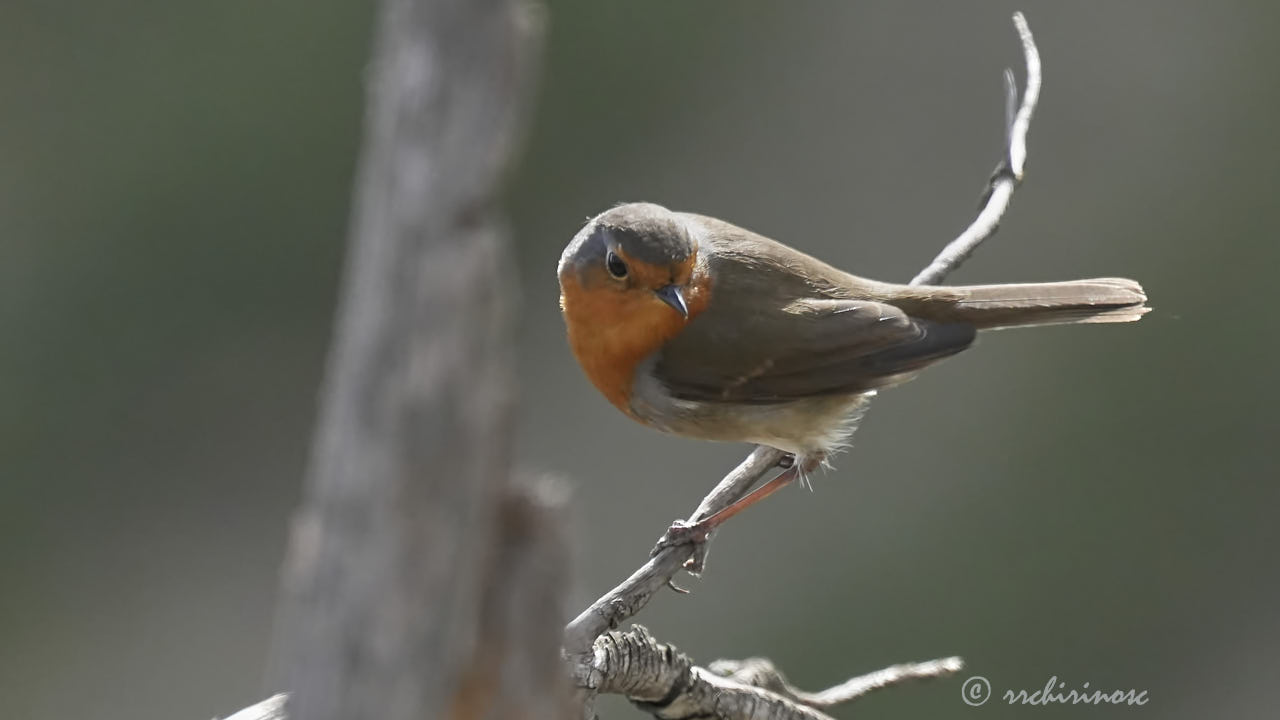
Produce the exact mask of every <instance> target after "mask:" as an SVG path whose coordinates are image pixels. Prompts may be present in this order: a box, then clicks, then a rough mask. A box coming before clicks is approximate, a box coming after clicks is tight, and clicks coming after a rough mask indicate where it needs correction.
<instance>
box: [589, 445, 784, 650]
mask: <svg viewBox="0 0 1280 720" xmlns="http://www.w3.org/2000/svg"><path fill="white" fill-rule="evenodd" d="M785 454H786V453H783V452H782V451H781V450H775V449H774V448H771V447H764V446H759V447H757V448H756V449H755V450H753V451H752V452H751V454H750V455H748V456H747V458H746V459H745V460H743V461H742V463H741V464H739V465H738V467H736V468H734V469H733V470H732V471H731V472H730V473H729V474H728V475H725V476H724V479H723V480H721V481H720V482H719V483H718V484H717V485H716V487H715V489H713V490H712V491H711V492H710V493H709V494H708V495H707V496H706V497H705V498H703V500H702V502H701V503H699V504H698V507H697V508H696V509H695V510H694V511H693V514H692V515H690V516H689V520H690V521H692V522H696V521H698V520H700V519H702V518H704V517H707V516H708V515H712V514H714V513H715V512H717V511H718V510H722V509H724V508H726V507H728V506H729V505H732V504H733V501H734V500H737V499H738V498H740V497H742V496H743V495H745V494H746V492H747V491H748V490H750V489H751V486H752V485H754V484H755V483H756V481H758V480H759V479H761V478H762V477H764V476H765V475H767V474H769V473H770V472H771V471H773V470H776V469H777V468H778V463H779V462H780V461H781V460H782V458H783V456H784V455H785ZM692 555H693V549H692V547H691V546H688V545H681V546H673V547H667V548H664V549H662V550H661V551H659V552H658V553H657V554H656V555H654V556H653V557H651V558H649V562H647V563H645V564H644V566H643V567H641V568H640V569H639V570H637V571H635V572H634V573H632V574H631V577H629V578H627V579H626V580H624V581H622V583H621V584H619V585H618V586H617V587H615V588H614V589H612V590H610V591H609V592H607V593H605V594H604V595H603V596H602V597H601V598H600V599H599V600H596V601H595V602H594V603H592V604H591V607H588V608H587V609H586V610H583V611H582V613H581V614H579V615H578V617H576V618H574V620H573V622H570V623H569V625H568V627H566V628H565V631H564V649H565V652H566V653H568V654H569V655H584V654H586V653H589V652H591V647H592V643H593V642H595V639H596V638H597V637H599V636H600V633H602V632H604V631H605V630H609V629H612V628H616V627H618V626H619V625H620V624H622V623H623V622H626V620H627V619H628V618H630V617H632V616H634V615H635V614H636V613H638V612H640V610H641V608H643V607H644V606H645V605H646V604H647V603H648V602H649V598H651V597H653V594H654V593H655V592H657V591H658V590H661V589H662V588H663V587H664V586H665V585H666V584H667V583H668V582H670V581H671V578H673V577H675V576H676V573H678V572H679V571H680V568H681V567H683V566H684V564H685V561H686V560H689V559H690V558H691V557H692Z"/></svg>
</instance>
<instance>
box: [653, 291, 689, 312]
mask: <svg viewBox="0 0 1280 720" xmlns="http://www.w3.org/2000/svg"><path fill="white" fill-rule="evenodd" d="M654 293H655V294H657V296H658V298H659V299H661V300H662V302H664V303H666V304H668V305H670V306H671V307H673V308H675V311H676V312H678V313H680V316H681V317H685V318H687V317H689V306H688V305H685V304H684V293H683V292H681V291H680V286H679V285H667V286H666V287H663V288H659V289H657V290H655V291H654Z"/></svg>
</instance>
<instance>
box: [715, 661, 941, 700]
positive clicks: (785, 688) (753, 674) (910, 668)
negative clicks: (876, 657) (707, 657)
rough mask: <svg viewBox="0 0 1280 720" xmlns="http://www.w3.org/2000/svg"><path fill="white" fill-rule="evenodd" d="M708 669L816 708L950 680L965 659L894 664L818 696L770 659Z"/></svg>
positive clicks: (823, 691) (827, 690) (737, 662)
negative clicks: (896, 687)
mask: <svg viewBox="0 0 1280 720" xmlns="http://www.w3.org/2000/svg"><path fill="white" fill-rule="evenodd" d="M707 668H708V669H709V670H710V671H711V672H713V673H716V674H717V675H723V676H725V677H727V678H729V679H731V680H736V681H738V682H740V683H744V684H747V685H752V686H755V687H761V688H765V689H767V690H771V691H773V692H775V693H777V694H779V695H782V696H783V697H786V698H790V699H792V700H795V701H796V702H799V703H801V704H803V705H808V706H809V707H813V708H832V707H836V706H837V705H842V704H844V703H847V702H850V701H852V700H856V699H858V698H860V697H862V696H863V695H866V694H867V693H870V692H872V691H875V690H880V689H882V688H887V687H889V686H891V685H898V684H901V683H904V682H907V681H909V680H927V679H931V678H939V677H946V676H948V675H954V674H955V673H957V672H960V670H962V669H963V668H964V660H961V659H960V658H958V657H949V658H940V659H937V660H929V661H927V662H919V663H903V664H901V665H892V666H890V667H887V668H884V669H883V670H876V671H875V672H871V673H867V674H866V675H859V676H858V677H855V678H850V679H848V680H846V681H844V682H842V683H840V684H839V685H836V686H835V687H831V688H827V689H826V690H822V691H820V692H816V693H810V692H805V691H804V690H801V689H799V688H797V687H795V686H794V685H792V684H791V683H790V682H788V681H787V678H786V676H784V675H783V674H782V671H781V670H779V669H778V668H776V667H774V665H773V663H772V662H771V661H770V660H769V659H767V658H748V659H746V660H716V661H715V662H713V663H711V664H710V665H708V666H707Z"/></svg>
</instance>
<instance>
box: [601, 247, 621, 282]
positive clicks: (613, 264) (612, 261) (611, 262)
mask: <svg viewBox="0 0 1280 720" xmlns="http://www.w3.org/2000/svg"><path fill="white" fill-rule="evenodd" d="M604 266H605V268H606V269H608V270H609V274H610V275H612V276H614V277H616V278H618V279H619V280H621V279H622V278H624V277H626V276H627V264H626V263H624V262H622V258H620V257H618V256H617V255H615V254H613V251H612V250H610V251H609V254H608V255H606V256H605V258H604Z"/></svg>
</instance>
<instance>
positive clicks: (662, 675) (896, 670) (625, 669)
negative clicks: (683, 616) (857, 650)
mask: <svg viewBox="0 0 1280 720" xmlns="http://www.w3.org/2000/svg"><path fill="white" fill-rule="evenodd" d="M961 667H963V663H961V661H960V659H959V658H946V659H944V660H933V661H930V662H927V663H909V664H905V665H895V666H893V667H890V668H885V669H884V670H878V671H876V672H874V673H869V674H867V675H862V676H859V677H856V678H853V679H851V680H848V681H846V682H843V683H841V684H840V685H837V686H836V687H834V688H831V689H829V690H824V691H823V692H821V693H806V692H804V691H802V690H797V689H796V688H794V687H792V686H791V685H790V684H789V683H787V681H786V678H785V677H783V675H782V673H781V672H779V671H778V670H777V668H775V667H774V666H773V664H772V663H770V662H769V661H768V660H761V659H759V658H753V659H750V660H743V661H736V660H733V661H731V660H717V661H716V662H714V663H712V664H711V665H710V668H709V669H708V668H701V667H698V666H695V665H694V664H693V662H692V661H691V660H690V659H689V658H688V656H686V655H685V654H684V653H682V652H680V651H679V650H677V649H676V648H675V647H674V646H672V645H667V644H664V643H660V642H658V641H657V640H656V639H654V637H653V636H652V635H650V634H649V631H648V630H646V629H645V628H644V627H641V626H639V625H636V626H634V627H633V628H632V629H631V630H629V631H627V632H618V631H614V632H610V633H606V634H605V635H603V636H601V637H600V638H599V639H597V640H596V642H595V646H594V651H593V653H592V656H591V659H590V662H588V663H586V664H584V665H581V666H579V668H578V672H577V674H576V676H575V678H574V679H575V681H576V682H577V684H578V685H579V687H580V688H583V689H587V690H590V691H591V692H597V693H615V694H618V695H623V696H625V697H626V698H627V699H628V700H630V701H631V702H633V703H635V704H636V705H637V706H638V707H640V708H641V709H642V710H645V711H647V712H649V713H651V714H653V715H654V716H656V717H660V718H663V717H671V718H688V717H705V718H720V719H721V720H736V719H738V718H751V719H752V720H784V719H785V720H793V719H794V720H801V719H803V720H819V719H826V718H828V716H827V715H826V714H824V713H823V712H822V709H825V708H830V707H835V706H836V705H839V704H841V703H844V702H848V701H850V700H853V699H855V698H857V697H860V696H862V695H865V694H867V693H868V692H871V691H872V690H878V689H880V688H885V687H889V686H890V685H896V684H899V683H903V682H906V681H909V680H917V679H925V678H935V677H945V676H947V675H951V674H954V673H956V672H958V671H959V670H960V669H961Z"/></svg>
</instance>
